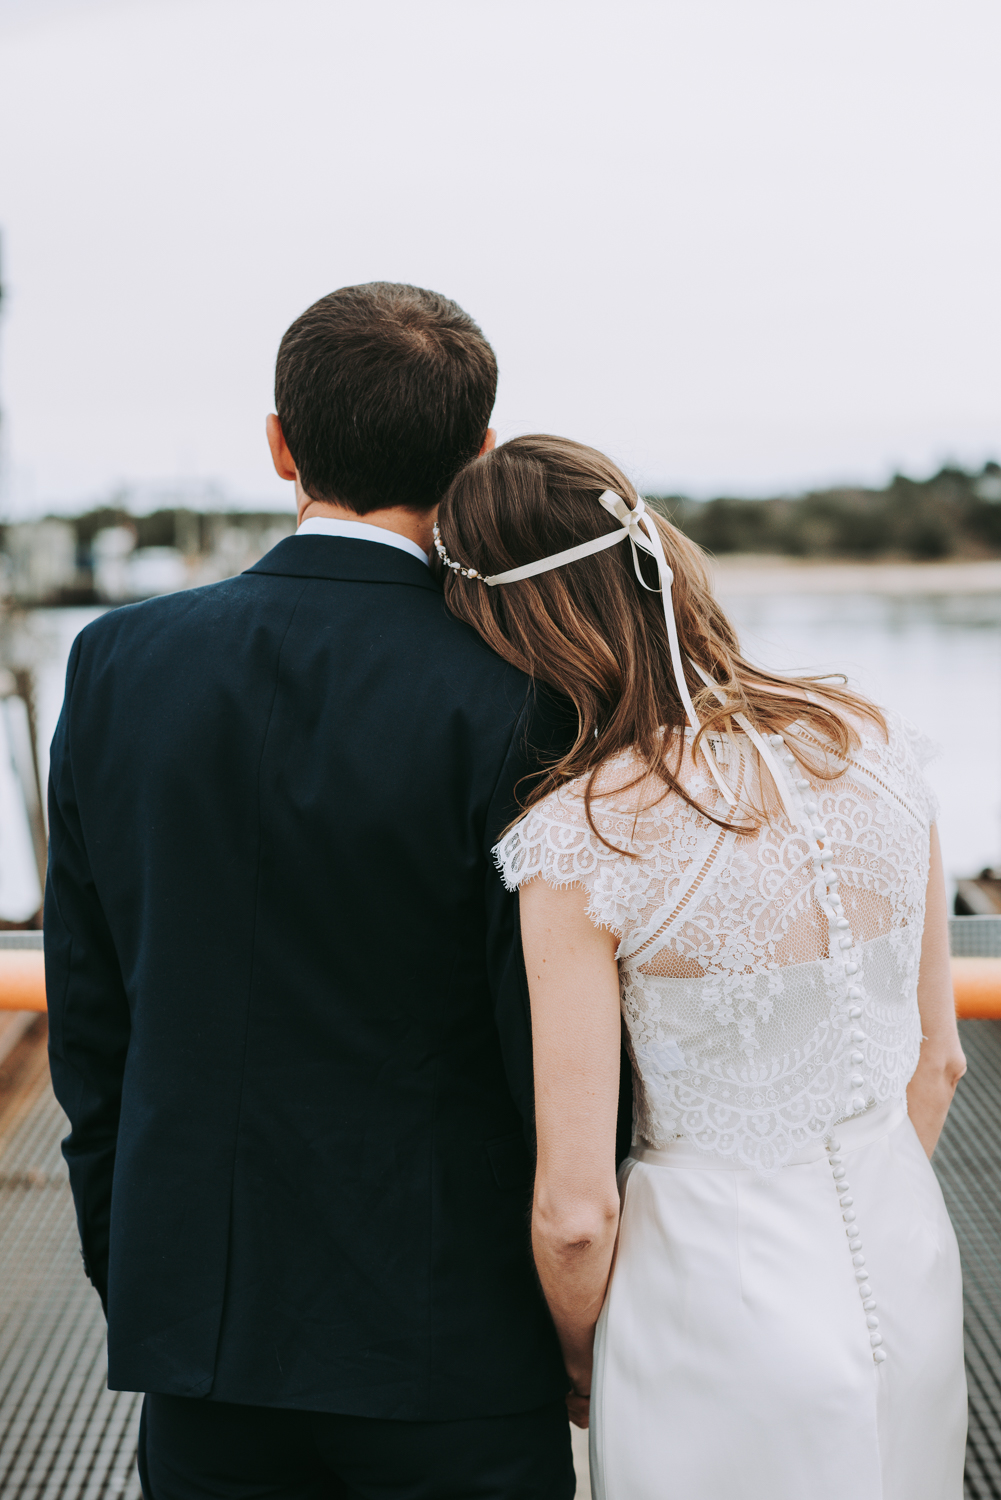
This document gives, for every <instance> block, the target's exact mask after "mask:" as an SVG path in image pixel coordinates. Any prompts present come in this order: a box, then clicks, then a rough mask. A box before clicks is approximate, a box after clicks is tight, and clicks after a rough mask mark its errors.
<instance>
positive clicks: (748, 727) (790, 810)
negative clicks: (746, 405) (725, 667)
mask: <svg viewBox="0 0 1001 1500" xmlns="http://www.w3.org/2000/svg"><path fill="white" fill-rule="evenodd" d="M689 659H690V658H689ZM692 667H693V669H694V671H696V672H697V673H698V675H699V676H700V677H701V678H702V681H703V682H704V683H705V685H706V687H707V688H709V689H710V690H711V691H712V692H714V693H715V694H716V697H717V698H718V699H719V701H720V703H722V705H723V707H724V708H726V698H725V697H724V696H723V692H722V690H721V688H720V687H719V685H718V684H717V683H715V682H713V680H712V678H711V677H710V676H709V673H708V672H704V671H703V670H702V668H701V667H700V666H699V664H698V662H697V661H693V662H692ZM733 717H734V718H735V719H736V721H737V723H738V724H739V725H740V727H741V729H742V730H743V731H744V733H745V734H746V735H747V738H748V739H749V740H750V741H751V744H752V745H753V746H754V747H755V749H756V750H757V752H758V754H759V755H760V756H761V759H762V760H763V761H764V763H765V765H766V766H767V767H768V770H769V774H770V775H771V778H772V780H773V781H774V783H775V790H776V791H777V792H778V794H779V798H780V800H781V802H782V806H783V807H784V808H785V812H786V817H787V818H788V819H789V821H790V823H791V824H792V826H793V827H794V828H800V827H801V826H802V818H801V817H800V814H799V809H798V808H797V807H796V806H795V804H794V802H793V800H792V797H791V796H790V793H789V786H788V780H787V778H786V776H785V774H784V772H783V771H782V768H781V766H780V765H779V763H778V760H777V758H776V756H775V753H774V751H773V750H772V747H771V745H769V744H768V742H767V740H766V739H765V737H764V735H763V734H761V733H760V731H759V730H757V729H755V727H754V725H753V724H752V723H751V721H750V719H749V718H748V717H747V715H746V714H736V713H735V714H734V715H733Z"/></svg>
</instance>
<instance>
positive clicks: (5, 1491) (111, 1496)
mask: <svg viewBox="0 0 1001 1500" xmlns="http://www.w3.org/2000/svg"><path fill="white" fill-rule="evenodd" d="M44 1027H45V1022H44V1020H43V1019H40V1020H39V1021H38V1022H36V1023H35V1025H34V1027H33V1028H32V1031H31V1033H30V1034H29V1035H28V1036H27V1037H26V1038H25V1040H24V1042H23V1043H22V1046H21V1048H20V1049H19V1058H18V1067H19V1072H18V1076H17V1079H16V1088H11V1086H10V1085H11V1080H10V1078H7V1079H6V1080H5V1077H4V1074H5V1073H6V1072H7V1071H8V1066H9V1065H7V1064H3V1065H0V1495H2V1496H3V1500H141V1494H140V1489H139V1481H138V1477H137V1474H136V1468H135V1445H136V1430H137V1427H138V1423H139V1405H140V1400H141V1398H140V1397H139V1396H135V1395H130V1394H121V1393H114V1392H110V1391H108V1390H107V1389H106V1388H105V1376H106V1363H105V1348H104V1318H103V1315H102V1313H101V1305H100V1303H99V1301H98V1299H97V1295H96V1294H95V1292H94V1291H93V1289H92V1288H91V1286H90V1284H89V1282H88V1281H87V1280H86V1278H85V1277H84V1275H83V1271H82V1268H81V1265H80V1253H79V1247H78V1242H77V1233H76V1222H75V1219H74V1216H73V1205H72V1200H71V1198H70V1193H69V1187H68V1183H67V1177H66V1168H65V1165H64V1163H63V1161H62V1158H61V1156H60V1154H59V1140H60V1138H61V1137H62V1135H63V1134H64V1133H65V1129H66V1121H65V1117H64V1116H63V1114H62V1111H61V1110H60V1109H59V1106H58V1105H57V1104H56V1102H55V1099H54V1098H53V1096H52V1091H51V1089H50V1087H49V1081H48V1069H47V1063H46V1057H45V1051H44ZM960 1030H961V1032H962V1037H963V1046H964V1047H965V1049H966V1054H967V1058H968V1059H969V1064H970V1072H969V1075H968V1077H967V1078H966V1080H965V1081H964V1083H963V1085H962V1086H961V1088H960V1090H959V1093H958V1095H957V1098H956V1103H955V1105H954V1106H953V1109H952V1112H951V1114H950V1116H949V1123H948V1125H947V1127H946V1131H945V1134H944V1136H943V1139H942V1142H941V1144H940V1146H939V1149H938V1151H937V1152H936V1154H935V1167H936V1170H937V1172H938V1175H939V1179H940V1181H941V1183H942V1188H943V1191H944V1193H945V1197H946V1201H947V1203H948V1205H949V1211H950V1213H951V1214H952V1218H953V1223H954V1224H955V1226H956V1233H957V1235H958V1237H959V1246H960V1250H961V1252H962V1256H963V1272H964V1276H965V1286H966V1348H967V1368H968V1374H969V1382H970V1439H969V1447H968V1451H967V1464H966V1494H967V1496H968V1497H970V1500H1001V1022H998V1021H964V1022H963V1023H962V1024H961V1027H960ZM5 1081H6V1083H7V1088H6V1089H5V1088H4V1084H5ZM580 1447H581V1449H583V1444H580ZM579 1493H580V1494H581V1495H584V1494H586V1493H587V1490H586V1481H585V1483H584V1484H582V1486H581V1489H580V1491H579Z"/></svg>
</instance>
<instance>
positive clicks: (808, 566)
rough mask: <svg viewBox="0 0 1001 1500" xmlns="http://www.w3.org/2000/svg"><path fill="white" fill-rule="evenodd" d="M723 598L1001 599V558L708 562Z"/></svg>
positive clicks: (738, 557)
mask: <svg viewBox="0 0 1001 1500" xmlns="http://www.w3.org/2000/svg"><path fill="white" fill-rule="evenodd" d="M708 561H709V566H710V568H711V570H712V574H713V582H714V585H715V588H716V592H717V593H719V594H720V595H721V596H738V595H739V596H743V597H747V596H754V595H757V596H762V595H767V594H884V595H916V596H921V595H926V596H927V595H935V594H1001V558H990V559H988V560H986V561H978V562H927V563H920V562H872V563H864V562H820V561H812V560H810V559H809V558H798V557H774V556H768V555H766V554H758V553H729V554H727V553H724V554H723V555H722V556H721V557H709V559H708Z"/></svg>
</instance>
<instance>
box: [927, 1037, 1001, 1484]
mask: <svg viewBox="0 0 1001 1500" xmlns="http://www.w3.org/2000/svg"><path fill="white" fill-rule="evenodd" d="M959 1030H960V1035H961V1036H962V1039H963V1048H964V1050H965V1052H966V1058H967V1062H968V1063H969V1072H968V1073H967V1076H966V1078H965V1079H964V1080H963V1082H962V1083H961V1084H960V1086H959V1089H958V1090H957V1093H956V1100H955V1103H954V1104H953V1106H952V1109H951V1110H950V1111H949V1119H948V1122H947V1124H946V1128H945V1131H944V1132H943V1135H942V1140H941V1142H940V1143H939V1147H938V1150H937V1151H936V1152H935V1157H934V1162H935V1170H936V1172H937V1173H938V1179H939V1182H940V1183H941V1184H942V1191H943V1193H944V1194H945V1201H946V1203H947V1204H948V1206H949V1212H950V1214H951V1215H952V1222H953V1224H954V1225H955V1226H956V1235H957V1238H958V1240H959V1249H960V1254H961V1255H962V1258H963V1285H964V1293H965V1301H966V1372H967V1379H968V1381H969V1386H970V1436H969V1440H968V1443H967V1448H966V1494H967V1495H968V1496H970V1497H973V1500H996V1497H1001V1021H961V1022H960V1026H959Z"/></svg>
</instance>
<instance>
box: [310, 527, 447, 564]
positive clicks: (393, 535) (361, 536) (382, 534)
mask: <svg viewBox="0 0 1001 1500" xmlns="http://www.w3.org/2000/svg"><path fill="white" fill-rule="evenodd" d="M296 536H347V537H352V538H353V539H354V540H355V541H356V542H382V543H383V545H384V546H386V547H399V549H400V551H401V552H409V553H410V556H411V557H416V558H418V559H419V560H420V561H421V562H422V563H423V564H424V566H425V567H427V566H428V559H427V553H426V552H422V551H421V549H420V547H418V545H417V543H416V542H412V541H411V540H410V538H409V537H408V536H401V535H400V533H399V532H398V531H387V529H386V527H385V526H372V525H371V524H370V523H369V522H368V521H338V520H335V519H334V518H333V517H332V516H309V517H308V518H307V519H306V520H305V521H303V523H302V525H301V526H300V527H299V529H298V531H297V532H296Z"/></svg>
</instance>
